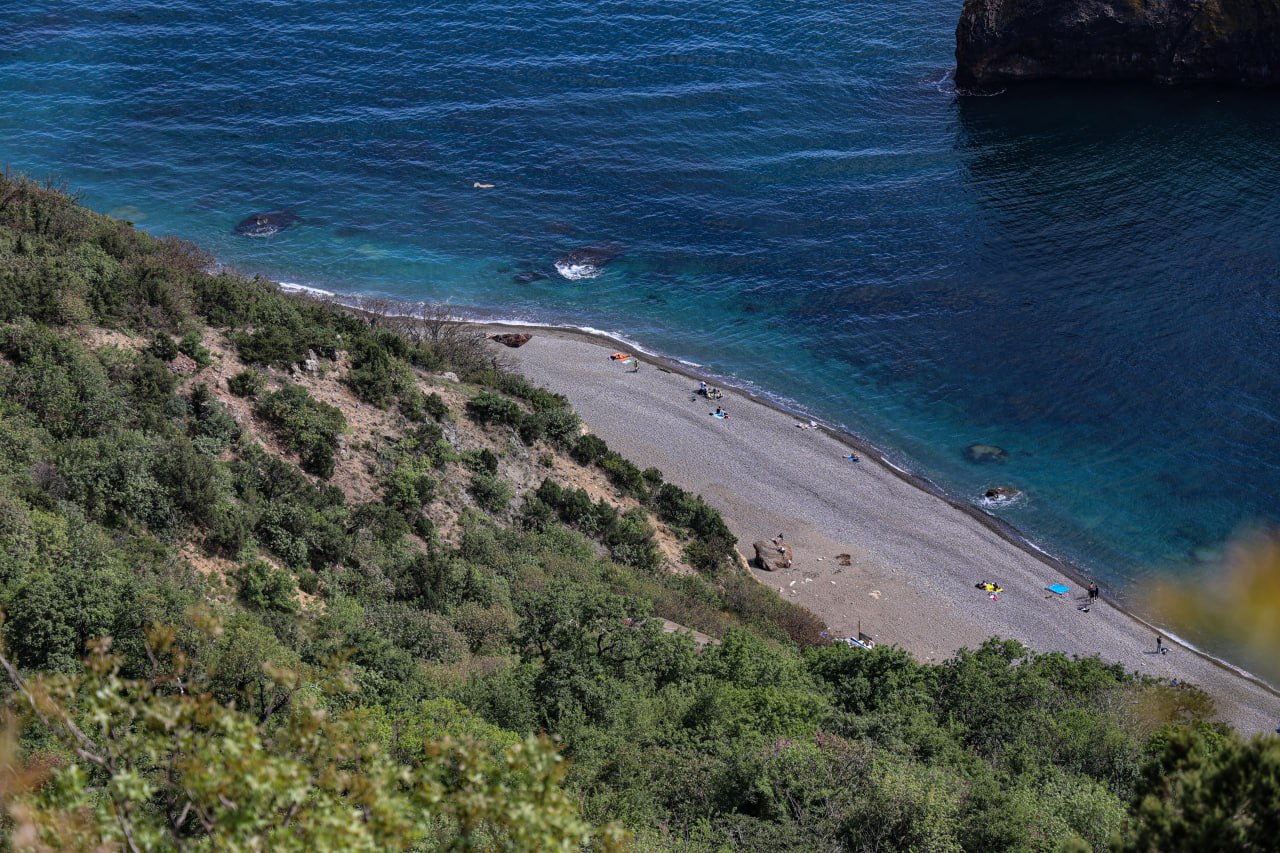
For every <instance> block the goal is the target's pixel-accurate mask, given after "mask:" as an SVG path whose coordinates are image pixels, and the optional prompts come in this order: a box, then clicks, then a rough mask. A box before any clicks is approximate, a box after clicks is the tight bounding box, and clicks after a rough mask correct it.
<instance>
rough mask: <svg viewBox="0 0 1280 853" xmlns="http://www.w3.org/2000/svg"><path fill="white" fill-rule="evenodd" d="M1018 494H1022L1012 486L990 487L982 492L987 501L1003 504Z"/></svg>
mask: <svg viewBox="0 0 1280 853" xmlns="http://www.w3.org/2000/svg"><path fill="white" fill-rule="evenodd" d="M1020 494H1022V492H1020V491H1018V490H1017V489H1015V488H1014V487H1013V486H992V487H991V488H989V489H987V490H986V491H985V492H983V493H982V496H983V497H984V498H986V499H987V500H989V501H999V502H1005V501H1011V500H1013V499H1014V498H1016V497H1017V496H1018V495H1020Z"/></svg>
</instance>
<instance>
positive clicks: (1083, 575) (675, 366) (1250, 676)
mask: <svg viewBox="0 0 1280 853" xmlns="http://www.w3.org/2000/svg"><path fill="white" fill-rule="evenodd" d="M463 322H465V323H467V324H468V325H471V326H475V327H478V328H480V329H484V330H489V329H504V330H512V331H516V332H527V333H529V334H538V333H541V334H544V335H555V336H561V337H567V338H577V339H580V340H582V341H584V342H586V343H589V344H594V345H599V346H601V347H604V348H619V347H622V348H627V349H633V350H636V352H637V353H638V357H639V358H641V359H642V360H643V361H646V362H648V363H649V364H651V365H653V366H654V367H657V368H658V369H660V370H665V371H667V372H669V373H674V374H678V375H681V376H684V377H686V378H687V379H690V380H692V381H695V382H697V381H707V382H708V384H712V381H713V380H714V382H716V383H720V385H719V386H717V387H722V388H723V389H728V390H730V391H732V392H734V393H735V394H738V395H741V396H742V397H743V398H744V399H746V400H748V401H750V402H752V403H754V404H756V405H758V406H763V407H765V408H768V409H771V410H773V411H775V412H777V413H779V414H781V415H785V416H787V417H790V418H801V419H803V418H810V417H811V416H810V415H808V414H804V413H797V412H794V411H792V410H790V409H788V408H787V407H786V406H784V405H781V404H780V403H779V402H777V401H776V400H770V399H768V398H766V397H763V396H761V395H759V394H756V393H755V392H753V391H750V390H747V389H744V388H741V387H739V386H736V385H734V384H733V383H732V382H731V381H725V380H724V378H723V377H718V376H713V375H711V374H700V373H698V372H697V370H696V366H695V365H691V364H690V363H689V362H684V361H681V360H679V359H675V358H671V357H669V356H663V355H660V354H657V353H654V352H653V351H651V350H648V349H646V348H644V347H643V346H640V345H637V344H636V343H635V342H634V341H629V340H627V339H625V338H621V337H616V336H614V335H611V334H609V333H608V332H603V331H599V330H595V329H588V328H584V327H580V326H564V325H559V326H558V325H552V324H530V323H522V322H518V321H508V320H475V319H467V320H465V321H463ZM817 423H818V426H817V429H818V430H819V431H821V432H823V433H825V434H826V435H827V436H829V437H830V438H832V439H833V440H835V441H837V442H839V443H840V444H842V445H844V446H846V447H848V448H850V449H851V450H854V451H857V452H858V453H859V454H861V455H862V456H865V457H866V458H868V459H871V460H874V461H875V462H876V463H878V464H879V465H881V466H883V467H884V468H885V470H887V471H889V472H891V473H892V474H894V475H896V476H897V477H898V478H900V479H901V480H902V481H903V482H904V483H906V484H908V485H909V486H911V487H913V488H916V489H919V490H921V491H923V492H925V493H926V494H929V495H932V496H933V497H935V498H937V499H939V500H941V501H944V502H946V503H947V504H948V505H950V506H951V507H953V508H954V509H956V510H958V511H959V512H962V513H964V514H965V515H967V516H969V517H970V518H972V519H973V520H974V521H976V522H977V523H978V524H981V525H983V526H984V527H986V528H987V529H988V530H990V531H991V532H992V533H994V534H996V535H997V536H999V537H1000V538H1001V539H1003V540H1004V541H1006V542H1008V543H1009V544H1010V545H1012V546H1014V547H1015V548H1019V549H1021V550H1022V551H1023V552H1024V553H1026V554H1027V555H1028V556H1030V557H1033V558H1034V559H1036V560H1039V561H1040V562H1042V563H1044V564H1045V565H1046V566H1048V567H1049V568H1050V569H1053V570H1054V571H1057V572H1059V573H1060V574H1062V575H1064V576H1065V577H1067V578H1068V579H1070V580H1072V581H1073V582H1074V583H1076V584H1078V585H1079V586H1081V587H1084V586H1085V585H1087V584H1088V583H1089V581H1090V580H1093V578H1091V577H1090V576H1089V575H1088V573H1087V572H1085V571H1084V569H1082V568H1080V567H1079V566H1076V565H1075V564H1073V563H1070V562H1068V561H1067V560H1064V559H1062V558H1060V557H1056V556H1054V555H1053V554H1051V553H1049V552H1048V551H1045V550H1044V549H1043V548H1040V547H1039V546H1038V545H1036V544H1035V543H1034V542H1033V541H1032V540H1031V539H1030V537H1028V536H1026V535H1025V534H1024V533H1023V532H1022V531H1020V530H1019V529H1018V528H1017V527H1015V526H1013V525H1012V524H1010V523H1009V522H1007V521H1005V520H1004V519H1002V518H999V517H997V516H994V515H991V514H990V513H988V512H985V511H984V510H983V509H982V508H981V507H979V506H976V505H974V504H972V503H968V502H965V501H963V500H960V499H958V498H955V497H953V496H951V495H950V494H948V493H947V492H946V490H944V489H943V488H942V487H941V486H939V485H938V484H937V483H935V482H933V481H932V480H930V479H929V478H928V477H925V476H923V475H921V474H916V473H914V472H912V471H908V470H906V469H903V468H901V467H899V466H898V465H896V464H894V463H893V462H892V461H890V460H889V459H888V458H887V457H886V456H885V454H884V453H883V451H881V450H880V449H879V448H877V447H876V446H875V445H874V444H872V443H870V442H869V441H866V440H865V439H862V438H859V437H858V436H855V435H852V434H850V433H847V432H845V431H843V430H839V429H836V428H835V427H832V426H830V425H828V424H824V423H822V422H821V421H818V422H817ZM739 550H740V551H741V549H739ZM743 557H744V558H746V557H747V555H746V554H743ZM1102 599H1103V600H1104V601H1105V602H1106V603H1107V604H1108V605H1110V606H1111V607H1112V608H1114V609H1115V610H1116V611H1117V612H1118V613H1121V614H1123V615H1124V616H1126V617H1128V618H1129V619H1132V620H1133V621H1135V622H1137V623H1139V624H1140V625H1142V626H1143V627H1145V628H1147V629H1148V630H1150V631H1151V632H1153V633H1160V634H1162V635H1164V637H1165V638H1166V639H1167V640H1169V641H1171V642H1173V643H1176V644H1177V645H1178V646H1181V647H1182V648H1185V649H1186V650H1187V651H1190V652H1191V653H1193V654H1195V655H1198V656H1199V657H1201V658H1203V659H1204V660H1206V661H1208V662H1209V663H1212V664H1215V665H1216V666H1218V667H1221V668H1222V669H1223V670H1225V671H1226V672H1228V673H1230V674H1231V675H1233V676H1236V677H1238V678H1243V679H1245V680H1246V681H1250V682H1252V683H1254V684H1256V685H1257V686H1258V687H1261V688H1262V689H1264V690H1266V691H1268V692H1270V693H1271V694H1272V695H1274V696H1276V697H1277V698H1280V686H1277V685H1273V684H1271V683H1269V682H1268V681H1266V680H1265V679H1263V678H1261V677H1260V676H1257V675H1255V674H1254V673H1252V672H1249V671H1248V670H1246V669H1244V668H1243V667H1240V666H1237V665H1236V664H1233V663H1232V662H1231V661H1229V660H1226V659H1225V658H1221V657H1218V656H1217V655H1214V654H1213V653H1212V652H1208V651H1206V650H1204V649H1202V648H1200V647H1199V646H1196V645H1195V644H1194V643H1191V642H1190V641H1188V640H1186V639H1185V638H1183V637H1181V636H1180V635H1178V634H1177V633H1176V632H1175V631H1173V630H1171V629H1169V628H1167V627H1164V626H1161V625H1157V624H1155V623H1154V622H1152V621H1150V620H1149V619H1147V618H1146V617H1144V616H1141V615H1139V614H1138V613H1135V612H1134V611H1133V610H1132V609H1130V608H1128V607H1126V606H1125V605H1124V604H1122V603H1120V602H1119V600H1118V599H1116V598H1115V597H1114V596H1112V595H1110V594H1109V593H1107V592H1106V591H1105V590H1104V591H1103V592H1102Z"/></svg>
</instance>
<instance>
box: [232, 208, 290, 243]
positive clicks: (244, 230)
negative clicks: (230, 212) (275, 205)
mask: <svg viewBox="0 0 1280 853" xmlns="http://www.w3.org/2000/svg"><path fill="white" fill-rule="evenodd" d="M299 219H301V217H300V216H298V214H296V213H294V212H293V211H292V210H272V211H268V212H267V213H255V214H254V215H253V216H248V217H245V218H244V219H242V220H240V224H239V225H237V226H236V233H237V234H239V235H240V236H241V237H270V236H271V235H272V234H278V233H280V232H281V231H283V230H284V229H286V228H288V227H289V226H291V225H293V224H294V223H296V222H297V221H298V220H299Z"/></svg>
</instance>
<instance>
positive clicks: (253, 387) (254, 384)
mask: <svg viewBox="0 0 1280 853" xmlns="http://www.w3.org/2000/svg"><path fill="white" fill-rule="evenodd" d="M266 384H267V378H266V377H265V376H263V375H262V374H261V373H259V372H258V371H256V370H254V369H253V368H252V367H250V368H248V369H247V370H242V371H240V372H239V373H237V374H236V375H235V376H232V377H231V378H230V379H228V380H227V388H229V389H230V390H231V393H232V394H235V395H236V396H237V397H256V396H258V393H259V392H260V391H262V389H263V388H265V387H266Z"/></svg>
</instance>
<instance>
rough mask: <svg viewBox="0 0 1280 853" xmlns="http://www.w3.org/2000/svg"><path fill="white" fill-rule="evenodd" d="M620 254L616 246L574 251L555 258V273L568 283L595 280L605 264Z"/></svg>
mask: <svg viewBox="0 0 1280 853" xmlns="http://www.w3.org/2000/svg"><path fill="white" fill-rule="evenodd" d="M620 254H622V250H621V249H620V248H618V247H617V246H587V247H586V248H585V249H574V250H573V251H572V252H569V253H568V254H565V255H561V256H560V257H558V258H556V263H555V267H556V272H558V273H560V275H562V276H564V277H565V278H567V279H569V280H570V281H576V280H578V279H582V278H595V277H596V276H598V275H599V274H600V270H601V269H603V268H604V266H605V264H607V263H609V262H610V261H612V260H613V259H614V258H616V257H618V255H620Z"/></svg>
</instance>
